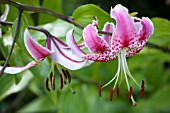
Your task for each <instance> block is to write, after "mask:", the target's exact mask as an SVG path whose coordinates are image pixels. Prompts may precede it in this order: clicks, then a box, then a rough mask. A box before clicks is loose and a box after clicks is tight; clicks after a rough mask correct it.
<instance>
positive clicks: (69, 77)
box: [65, 70, 71, 83]
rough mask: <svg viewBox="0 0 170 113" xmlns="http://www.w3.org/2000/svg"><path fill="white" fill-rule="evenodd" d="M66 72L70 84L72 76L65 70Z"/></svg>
mask: <svg viewBox="0 0 170 113" xmlns="http://www.w3.org/2000/svg"><path fill="white" fill-rule="evenodd" d="M65 72H66V75H67V77H68V82H69V83H70V82H71V76H70V73H69V72H68V71H67V70H65Z"/></svg>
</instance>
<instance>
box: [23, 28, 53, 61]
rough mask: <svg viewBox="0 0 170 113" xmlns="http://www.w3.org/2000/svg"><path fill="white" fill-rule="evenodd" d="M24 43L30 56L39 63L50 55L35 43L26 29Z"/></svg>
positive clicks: (49, 52)
mask: <svg viewBox="0 0 170 113" xmlns="http://www.w3.org/2000/svg"><path fill="white" fill-rule="evenodd" d="M24 43H25V46H26V48H27V50H28V52H29V53H30V55H31V56H32V57H33V58H34V59H36V60H39V61H41V60H43V59H44V58H45V57H47V56H49V55H50V54H51V53H52V52H51V51H50V50H48V49H47V48H45V47H42V46H41V45H40V44H38V43H37V42H35V41H34V40H33V37H32V36H31V35H30V33H29V32H28V30H27V29H26V30H25V32H24Z"/></svg>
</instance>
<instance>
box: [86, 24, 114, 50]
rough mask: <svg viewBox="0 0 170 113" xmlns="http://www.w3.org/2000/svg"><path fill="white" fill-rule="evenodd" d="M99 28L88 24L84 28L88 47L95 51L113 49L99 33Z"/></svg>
mask: <svg viewBox="0 0 170 113" xmlns="http://www.w3.org/2000/svg"><path fill="white" fill-rule="evenodd" d="M97 32H98V31H97V29H96V28H95V26H93V25H91V24H90V25H88V26H87V27H85V28H84V30H83V38H84V41H85V43H86V46H87V48H88V49H89V50H90V51H92V52H95V53H104V52H106V51H111V50H110V47H109V45H108V44H107V43H106V41H105V40H103V39H102V38H101V37H100V36H98V34H97Z"/></svg>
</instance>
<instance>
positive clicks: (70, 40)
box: [66, 29, 85, 57]
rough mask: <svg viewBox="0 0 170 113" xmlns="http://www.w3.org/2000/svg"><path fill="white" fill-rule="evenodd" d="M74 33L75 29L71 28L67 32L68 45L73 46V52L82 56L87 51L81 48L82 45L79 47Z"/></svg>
mask: <svg viewBox="0 0 170 113" xmlns="http://www.w3.org/2000/svg"><path fill="white" fill-rule="evenodd" d="M73 33H74V30H73V29H72V30H69V31H68V32H67V35H66V42H67V44H68V46H69V47H70V48H71V50H72V52H73V54H75V55H77V56H79V57H81V56H84V55H85V53H84V52H83V51H82V50H81V49H80V47H78V45H77V43H76V41H75V39H74V36H73Z"/></svg>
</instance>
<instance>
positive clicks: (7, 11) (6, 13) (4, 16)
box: [0, 4, 9, 21]
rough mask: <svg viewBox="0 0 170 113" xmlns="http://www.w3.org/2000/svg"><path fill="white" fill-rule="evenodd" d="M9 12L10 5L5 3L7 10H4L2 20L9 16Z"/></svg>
mask: <svg viewBox="0 0 170 113" xmlns="http://www.w3.org/2000/svg"><path fill="white" fill-rule="evenodd" d="M8 13H9V5H7V4H6V5H5V12H4V14H3V15H2V16H1V18H0V20H1V21H5V20H6V18H7V16H8Z"/></svg>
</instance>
